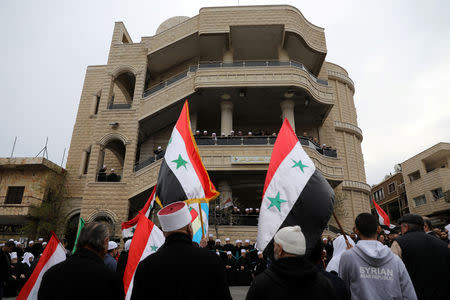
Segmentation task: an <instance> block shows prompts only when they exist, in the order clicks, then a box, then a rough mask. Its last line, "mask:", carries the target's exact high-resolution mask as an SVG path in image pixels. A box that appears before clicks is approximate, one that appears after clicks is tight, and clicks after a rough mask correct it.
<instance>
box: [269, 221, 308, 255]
mask: <svg viewBox="0 0 450 300" xmlns="http://www.w3.org/2000/svg"><path fill="white" fill-rule="evenodd" d="M305 253H306V240H305V236H304V235H303V232H302V229H301V228H300V226H287V227H283V228H281V229H280V230H278V232H277V233H276V234H275V237H274V249H273V255H274V258H275V260H278V259H280V258H284V257H289V256H303V255H305Z"/></svg>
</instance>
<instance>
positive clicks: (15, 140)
mask: <svg viewBox="0 0 450 300" xmlns="http://www.w3.org/2000/svg"><path fill="white" fill-rule="evenodd" d="M16 142H17V136H16V137H15V138H14V144H13V147H12V150H11V156H10V158H12V157H13V154H14V149H15V148H16Z"/></svg>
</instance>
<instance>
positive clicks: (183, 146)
mask: <svg viewBox="0 0 450 300" xmlns="http://www.w3.org/2000/svg"><path fill="white" fill-rule="evenodd" d="M217 196H219V192H217V191H216V188H215V187H214V185H213V183H212V182H211V180H210V179H209V176H208V172H206V169H205V167H204V166H203V163H202V160H201V158H200V154H199V153H198V148H197V144H196V143H195V139H194V137H193V136H192V131H191V127H190V121H189V108H188V103H187V101H186V102H185V103H184V106H183V110H182V111H181V114H180V117H179V118H178V121H177V123H176V125H175V127H174V128H173V131H172V135H171V137H170V140H169V143H168V145H167V149H166V153H165V155H164V159H163V161H162V163H161V168H160V170H159V175H158V183H157V188H156V201H157V202H158V204H159V205H160V206H161V207H164V206H166V205H168V204H170V203H173V202H176V201H186V202H187V203H188V204H190V203H200V202H203V203H208V202H209V201H210V200H214V199H215V198H217Z"/></svg>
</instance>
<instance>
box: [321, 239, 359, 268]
mask: <svg viewBox="0 0 450 300" xmlns="http://www.w3.org/2000/svg"><path fill="white" fill-rule="evenodd" d="M347 240H348V242H349V243H350V245H352V246H353V247H354V246H355V242H354V241H353V240H352V239H351V238H350V237H349V236H347ZM333 248H334V250H333V258H332V259H331V260H330V262H329V263H328V266H327V269H326V271H327V272H331V271H335V272H336V273H339V262H340V261H341V255H342V253H344V251H345V250H346V249H347V244H346V243H345V238H344V236H343V235H340V236H338V237H337V238H336V239H335V240H334V242H333Z"/></svg>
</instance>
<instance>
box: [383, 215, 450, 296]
mask: <svg viewBox="0 0 450 300" xmlns="http://www.w3.org/2000/svg"><path fill="white" fill-rule="evenodd" d="M398 222H399V223H400V226H401V230H402V236H400V237H398V238H397V239H396V240H395V241H394V242H393V243H392V246H391V250H392V252H394V253H395V254H397V255H398V256H400V258H401V259H402V260H403V262H404V264H405V266H406V269H407V270H408V273H409V276H410V277H411V281H412V283H413V285H414V289H415V290H416V294H417V298H418V299H433V300H439V299H448V298H449V295H450V251H449V249H448V248H447V244H446V243H444V242H442V241H441V240H439V239H437V238H435V237H433V236H431V235H429V234H426V233H425V231H424V221H423V218H422V217H421V216H419V215H415V214H406V215H404V216H403V217H401V218H400V220H399V221H398Z"/></svg>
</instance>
